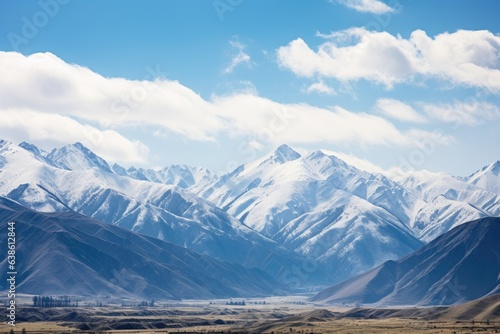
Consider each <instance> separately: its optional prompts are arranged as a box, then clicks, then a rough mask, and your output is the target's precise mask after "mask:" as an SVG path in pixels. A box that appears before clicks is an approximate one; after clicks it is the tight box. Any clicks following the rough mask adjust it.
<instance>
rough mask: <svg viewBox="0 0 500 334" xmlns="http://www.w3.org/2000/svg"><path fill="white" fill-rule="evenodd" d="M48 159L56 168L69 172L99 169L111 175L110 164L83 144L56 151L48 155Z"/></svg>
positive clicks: (67, 146)
mask: <svg viewBox="0 0 500 334" xmlns="http://www.w3.org/2000/svg"><path fill="white" fill-rule="evenodd" d="M47 159H48V160H50V161H52V163H53V164H54V165H55V166H57V167H59V168H63V169H67V170H72V171H78V170H87V169H91V168H93V167H97V168H98V169H100V170H103V171H105V172H108V173H111V168H110V167H109V165H108V163H107V162H106V161H105V160H104V159H102V158H101V157H99V156H97V155H96V154H95V153H94V152H92V151H91V150H89V149H88V148H86V147H85V146H83V145H82V144H81V143H76V144H72V145H66V146H64V147H62V148H58V149H54V150H52V152H50V153H49V154H48V155H47Z"/></svg>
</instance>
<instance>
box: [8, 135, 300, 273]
mask: <svg viewBox="0 0 500 334" xmlns="http://www.w3.org/2000/svg"><path fill="white" fill-rule="evenodd" d="M0 156H3V157H4V158H5V160H6V163H5V165H4V166H3V168H2V169H1V170H0V195H4V196H6V197H9V198H11V199H14V200H16V201H18V202H19V203H21V204H23V205H25V206H27V207H29V208H32V209H36V210H41V211H46V212H47V211H68V210H73V211H76V212H79V213H82V214H84V215H86V216H89V217H92V218H95V219H97V220H100V221H103V222H106V223H109V224H113V225H118V226H121V227H124V228H127V229H129V230H132V231H136V232H139V233H142V234H145V235H149V236H153V237H158V238H160V239H162V240H165V241H169V242H172V243H175V244H177V245H181V246H183V247H188V248H190V249H192V250H195V251H198V252H200V253H204V254H208V255H210V256H213V257H215V258H218V259H221V260H225V261H230V262H235V263H239V264H242V265H244V266H246V267H258V268H261V269H263V270H265V271H266V272H268V273H269V274H271V275H272V276H274V277H280V275H282V274H283V272H284V271H286V270H287V268H289V267H291V266H293V265H298V264H300V261H301V257H300V256H299V255H297V254H295V253H293V252H292V251H289V250H287V249H286V248H284V247H282V246H280V245H279V244H277V243H276V242H274V241H272V240H270V239H267V238H265V237H263V236H262V235H260V234H259V233H257V232H255V231H253V230H251V229H250V228H248V227H247V226H245V225H243V224H241V222H240V221H238V220H237V219H235V218H234V217H232V216H230V215H229V214H227V213H226V212H225V211H223V210H221V209H219V208H217V207H215V206H214V205H213V204H212V203H210V202H207V201H206V200H203V199H201V198H199V197H197V196H196V195H194V194H192V193H190V192H188V191H185V190H183V189H180V188H178V187H175V186H171V185H164V184H159V183H153V182H145V181H138V180H135V179H132V178H130V177H124V176H121V175H118V174H115V173H109V172H106V171H105V170H103V169H101V168H97V167H93V168H90V169H84V170H82V168H78V169H76V168H75V170H67V169H61V168H56V167H53V166H49V165H47V164H44V163H43V162H41V161H40V160H38V159H36V158H35V157H34V155H33V154H32V153H31V152H30V151H26V150H24V149H23V148H21V147H19V146H16V145H13V144H11V143H7V142H2V143H1V144H0ZM82 159H84V161H87V160H86V158H85V157H82ZM58 161H68V160H67V159H64V157H61V159H59V160H58ZM71 161H72V164H71V166H73V167H75V166H80V167H81V166H86V165H85V164H83V163H80V162H76V161H73V160H71ZM65 166H68V164H66V165H65Z"/></svg>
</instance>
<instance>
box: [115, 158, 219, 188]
mask: <svg viewBox="0 0 500 334" xmlns="http://www.w3.org/2000/svg"><path fill="white" fill-rule="evenodd" d="M112 169H113V171H114V172H115V173H117V174H119V175H124V176H129V177H131V178H134V179H136V180H143V181H151V182H156V183H163V184H172V185H176V186H178V187H180V188H184V189H188V188H189V187H191V186H193V185H200V186H201V185H204V184H207V183H210V182H213V181H214V180H217V178H218V176H217V174H216V173H215V172H213V171H211V170H209V169H206V168H201V167H191V166H186V165H170V166H167V167H164V168H162V169H159V170H155V169H144V168H139V169H137V168H134V167H131V168H129V169H125V168H123V167H122V166H120V165H118V164H114V165H113V167H112Z"/></svg>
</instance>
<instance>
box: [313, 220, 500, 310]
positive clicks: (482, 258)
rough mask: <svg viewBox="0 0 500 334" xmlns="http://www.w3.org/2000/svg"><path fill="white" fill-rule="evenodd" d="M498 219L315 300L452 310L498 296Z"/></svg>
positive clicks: (473, 225)
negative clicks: (437, 307)
mask: <svg viewBox="0 0 500 334" xmlns="http://www.w3.org/2000/svg"><path fill="white" fill-rule="evenodd" d="M498 240H500V218H493V217H489V218H482V219H478V220H475V221H472V222H468V223H466V224H462V225H460V226H457V227H455V228H453V229H452V230H451V231H448V232H447V233H445V234H443V235H441V236H439V237H437V238H436V239H434V240H433V241H431V242H430V243H428V244H427V245H426V246H424V247H422V248H420V249H419V250H417V251H415V252H414V253H412V254H410V255H408V256H406V257H404V258H402V259H400V260H397V261H392V260H390V261H387V262H385V263H384V264H382V265H381V266H378V267H376V268H374V269H372V270H370V271H368V272H366V273H364V274H362V275H360V276H357V277H354V278H351V279H349V280H346V281H344V282H342V283H339V284H336V285H334V286H332V287H330V288H327V289H325V290H323V291H322V292H320V293H319V294H317V295H316V296H314V297H313V298H312V299H311V300H312V301H322V302H328V303H334V304H342V303H348V304H357V303H362V304H379V305H451V304H457V303H464V302H468V301H472V300H475V299H478V298H481V297H483V296H489V295H493V294H497V293H500V243H499V242H498Z"/></svg>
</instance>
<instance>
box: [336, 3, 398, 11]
mask: <svg viewBox="0 0 500 334" xmlns="http://www.w3.org/2000/svg"><path fill="white" fill-rule="evenodd" d="M330 2H336V3H340V4H341V5H344V6H346V7H349V8H351V9H354V10H356V11H358V12H362V13H373V14H385V13H391V12H394V8H391V7H389V6H388V5H387V4H385V3H383V2H382V1H379V0H330Z"/></svg>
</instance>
